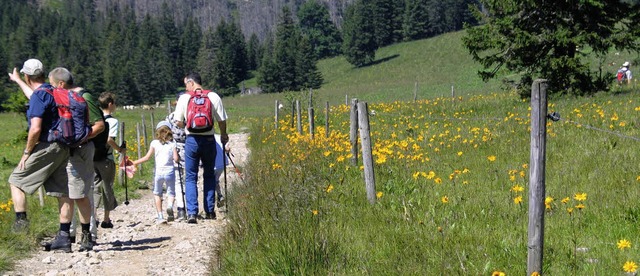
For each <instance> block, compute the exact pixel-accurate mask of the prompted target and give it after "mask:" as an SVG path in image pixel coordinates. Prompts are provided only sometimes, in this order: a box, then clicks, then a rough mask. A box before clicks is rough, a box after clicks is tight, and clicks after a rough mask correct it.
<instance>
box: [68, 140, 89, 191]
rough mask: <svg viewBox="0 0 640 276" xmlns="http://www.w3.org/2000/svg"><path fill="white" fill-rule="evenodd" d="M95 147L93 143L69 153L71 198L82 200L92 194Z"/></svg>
mask: <svg viewBox="0 0 640 276" xmlns="http://www.w3.org/2000/svg"><path fill="white" fill-rule="evenodd" d="M94 152H95V147H94V146H93V142H92V141H89V142H88V143H86V144H84V145H81V146H80V147H77V148H74V149H71V151H70V153H69V164H67V175H68V178H69V198H70V199H81V198H85V197H89V196H93V194H91V187H92V185H93V175H94V170H93V153H94Z"/></svg>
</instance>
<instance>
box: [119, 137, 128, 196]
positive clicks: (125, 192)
mask: <svg viewBox="0 0 640 276" xmlns="http://www.w3.org/2000/svg"><path fill="white" fill-rule="evenodd" d="M120 148H123V149H124V159H123V162H122V163H123V164H124V205H129V188H128V187H127V178H129V176H127V161H128V160H127V141H124V140H123V141H122V145H120Z"/></svg>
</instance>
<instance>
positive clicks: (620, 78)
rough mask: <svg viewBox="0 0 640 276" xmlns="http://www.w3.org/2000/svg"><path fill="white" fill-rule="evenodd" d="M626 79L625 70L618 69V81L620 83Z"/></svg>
mask: <svg viewBox="0 0 640 276" xmlns="http://www.w3.org/2000/svg"><path fill="white" fill-rule="evenodd" d="M626 79H627V70H626V69H623V68H620V69H618V83H622V81H623V80H626Z"/></svg>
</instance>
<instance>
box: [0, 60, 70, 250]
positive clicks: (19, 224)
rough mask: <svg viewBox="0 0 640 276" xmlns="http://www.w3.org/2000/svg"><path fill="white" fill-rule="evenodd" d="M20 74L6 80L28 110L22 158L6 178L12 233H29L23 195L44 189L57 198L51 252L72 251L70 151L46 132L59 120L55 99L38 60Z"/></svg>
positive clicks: (27, 64) (24, 196)
mask: <svg viewBox="0 0 640 276" xmlns="http://www.w3.org/2000/svg"><path fill="white" fill-rule="evenodd" d="M20 73H22V74H23V76H24V81H23V80H22V79H21V78H20V75H18V73H17V70H16V69H15V68H14V69H13V73H12V74H9V78H10V79H11V80H12V81H14V82H16V83H17V84H18V85H19V86H20V88H21V89H22V91H23V92H24V93H25V95H26V96H27V98H29V108H28V109H27V119H28V120H27V123H28V129H29V130H28V135H27V144H26V146H25V149H24V152H23V154H22V158H21V159H20V162H19V163H18V166H17V167H16V168H15V169H14V170H13V172H12V173H11V175H10V176H9V184H10V188H11V199H12V200H13V209H14V211H15V213H16V220H15V221H14V223H13V227H12V228H13V231H15V232H24V231H27V230H28V227H29V220H28V218H27V199H26V194H33V193H34V192H35V191H36V190H37V189H38V188H39V187H40V186H44V188H45V190H46V192H47V195H50V196H54V197H56V198H58V206H59V213H60V215H59V221H60V230H59V232H58V234H57V235H56V238H55V240H54V243H53V244H52V246H51V248H50V249H53V250H58V249H59V250H64V251H66V252H70V251H71V244H70V242H69V230H70V228H71V215H72V214H71V204H72V201H71V199H69V186H68V184H67V182H68V176H67V163H68V162H69V148H68V147H66V146H64V145H62V144H61V143H59V142H49V141H48V136H49V130H50V129H52V127H53V126H54V125H55V124H56V123H57V121H58V120H59V119H60V118H59V115H58V110H57V107H56V103H55V100H54V98H53V95H52V94H51V93H52V91H53V86H51V85H50V84H49V83H46V81H45V73H44V66H43V65H42V62H40V61H39V60H37V59H29V60H27V61H25V63H24V65H23V66H22V69H21V70H20Z"/></svg>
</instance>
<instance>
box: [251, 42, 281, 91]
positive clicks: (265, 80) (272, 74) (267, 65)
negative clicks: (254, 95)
mask: <svg viewBox="0 0 640 276" xmlns="http://www.w3.org/2000/svg"><path fill="white" fill-rule="evenodd" d="M263 49H264V52H263V55H262V61H261V62H260V63H261V64H260V68H258V76H257V79H258V85H259V86H260V88H262V91H264V92H267V93H273V92H279V91H280V90H279V87H278V84H279V81H280V79H279V77H280V76H279V75H278V68H277V66H276V64H275V62H274V59H273V38H271V36H269V37H267V39H266V41H265V43H264V48H263Z"/></svg>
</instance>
